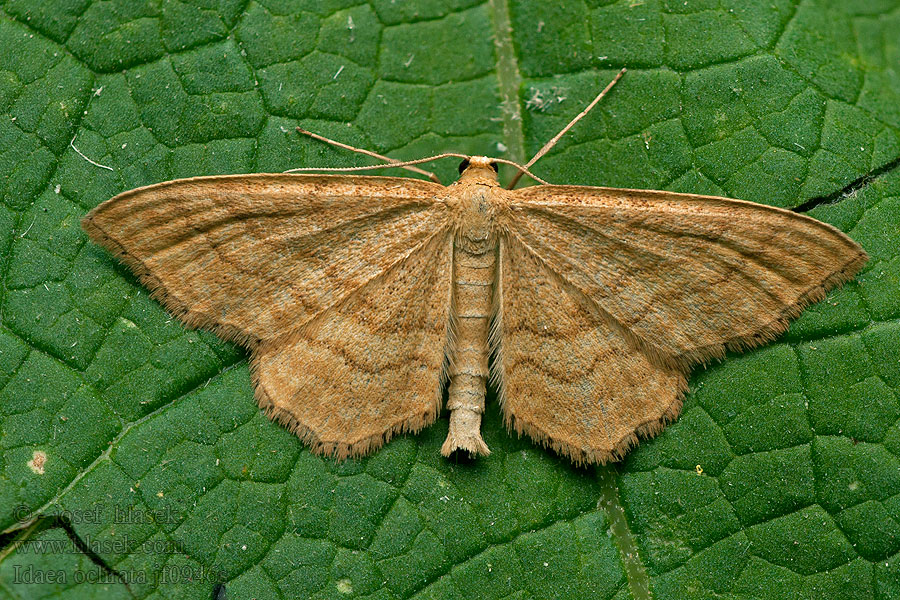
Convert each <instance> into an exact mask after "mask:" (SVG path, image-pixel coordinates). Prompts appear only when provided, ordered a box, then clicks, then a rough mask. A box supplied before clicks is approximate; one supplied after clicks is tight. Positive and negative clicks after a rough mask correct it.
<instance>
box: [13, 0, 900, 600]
mask: <svg viewBox="0 0 900 600" xmlns="http://www.w3.org/2000/svg"><path fill="white" fill-rule="evenodd" d="M898 27H900V8H898V6H897V5H896V3H895V2H888V1H887V0H870V1H868V2H865V3H844V2H837V1H834V0H807V1H804V2H800V3H794V2H790V1H788V0H774V1H770V0H766V1H762V0H760V1H756V0H754V1H750V2H747V1H743V0H741V1H738V0H689V1H687V2H684V1H681V0H679V1H677V2H674V1H667V0H643V1H635V0H624V1H618V2H612V1H607V0H592V1H590V2H587V3H572V2H566V3H557V2H541V1H539V0H491V1H490V2H486V3H485V2H482V3H477V2H475V1H473V0H445V1H438V0H424V1H421V2H393V0H375V1H373V2H371V3H369V4H358V3H353V2H344V1H340V0H330V1H329V2H303V1H298V2H289V1H287V0H258V1H250V2H238V1H237V0H202V1H201V0H182V1H174V0H173V1H171V2H162V3H160V2H132V1H130V0H94V1H91V0H57V1H53V2H48V1H40V0H0V48H2V49H3V50H2V52H0V168H2V173H3V176H2V178H0V274H2V278H0V281H2V286H0V531H2V530H6V533H5V534H3V535H2V536H0V598H4V599H5V598H44V597H62V596H64V597H66V598H95V597H97V598H99V597H103V598H107V597H113V598H116V597H139V598H146V597H151V598H170V597H171V598H210V597H213V595H214V594H216V593H219V591H220V587H218V586H220V584H224V585H225V591H226V593H227V595H228V597H230V598H251V597H253V598H282V597H296V598H307V597H310V598H351V597H358V598H372V599H391V598H420V599H426V598H498V599H499V598H522V599H524V598H534V599H538V598H551V597H558V598H616V599H625V598H638V599H644V598H649V597H653V598H673V599H675V598H711V597H719V596H722V597H730V598H738V597H740V598H767V599H768V598H837V597H840V598H900V493H898V491H900V401H898V390H900V362H898V356H900V325H898V323H900V293H898V287H900V285H898V284H900V200H898V199H900V108H898V107H900V75H898V72H897V70H896V61H897V58H898V56H900V42H898V38H897V36H896V35H895V32H896V31H897V29H898ZM623 66H625V67H628V69H629V71H628V74H627V75H626V76H625V77H624V78H623V79H622V81H621V82H620V83H619V84H618V85H617V86H616V88H615V89H614V90H613V92H612V93H611V94H610V95H609V96H608V97H607V98H606V99H605V100H604V101H603V102H602V103H601V104H600V105H599V106H598V107H597V109H596V110H594V111H593V112H592V113H591V114H589V115H588V116H587V117H586V118H585V119H584V120H583V121H581V122H580V123H579V124H578V125H577V126H576V127H575V128H574V129H573V130H572V131H571V132H570V133H569V134H568V135H567V136H565V137H564V138H563V139H562V140H561V142H560V143H559V145H558V146H557V147H556V148H555V149H554V150H553V151H552V152H551V153H550V154H549V155H548V156H547V157H545V158H544V159H542V160H541V162H539V163H538V164H537V166H536V167H535V170H536V171H537V173H538V174H539V175H541V176H542V177H544V178H546V179H548V180H550V181H553V182H558V183H574V184H593V185H597V184H599V185H612V186H622V187H643V188H657V189H670V190H677V191H685V192H695V193H712V194H720V195H727V196H731V197H737V198H744V199H747V200H753V201H757V202H764V203H768V204H773V205H777V206H783V207H799V208H800V209H801V210H804V211H809V214H811V215H813V216H815V217H816V218H819V219H822V220H824V221H827V222H829V223H832V224H834V225H836V226H838V227H840V228H841V229H843V230H844V231H847V232H848V233H849V234H850V235H851V236H852V237H853V238H854V239H856V240H858V241H859V242H860V243H861V244H862V245H863V247H864V248H865V249H866V250H867V251H868V252H869V254H870V256H871V258H872V260H871V262H870V263H869V264H868V265H867V267H866V268H865V270H864V271H863V272H862V273H861V274H860V276H859V277H858V278H857V280H856V281H855V282H853V283H851V284H849V285H847V286H845V287H844V288H843V289H841V290H839V291H836V292H834V293H832V294H830V295H829V297H828V298H827V299H826V300H825V301H823V302H821V303H819V304H817V305H815V306H814V307H812V308H810V309H809V310H808V311H807V312H806V313H805V314H804V315H803V316H802V317H801V318H800V319H799V320H798V321H797V322H796V323H795V324H794V325H793V326H792V328H791V329H790V331H789V332H788V333H787V334H786V335H785V336H783V337H782V338H781V339H780V340H778V341H777V342H776V343H773V344H770V345H769V346H767V347H764V348H761V349H759V350H757V351H754V352H751V353H748V354H746V355H742V356H729V357H728V358H727V359H726V360H724V361H722V362H721V363H717V364H714V365H711V366H709V367H708V368H705V369H704V368H698V369H696V371H695V373H694V375H693V378H692V380H691V392H690V393H689V395H688V397H687V399H686V402H685V407H684V412H683V414H682V416H681V418H680V419H679V420H678V421H677V422H676V423H674V424H673V425H671V426H670V427H668V428H667V429H666V430H665V431H664V432H663V433H662V434H661V435H660V436H659V437H658V438H656V439H654V440H652V441H649V442H645V443H644V444H642V445H641V446H640V447H639V448H638V449H637V450H635V451H634V452H632V454H631V455H630V456H629V457H628V458H627V460H626V461H625V462H624V463H622V464H620V465H615V466H611V467H606V468H598V469H576V468H574V467H572V466H571V465H570V464H569V463H568V462H567V461H565V460H561V459H559V458H557V457H555V456H554V455H553V454H552V453H550V452H549V451H546V450H543V449H541V448H538V447H536V446H535V445H534V444H532V443H531V442H529V441H528V440H524V439H523V440H519V439H516V438H515V436H514V435H510V434H508V433H507V432H506V431H505V429H504V428H503V426H502V422H501V418H500V416H499V410H498V407H497V404H496V401H495V399H494V398H493V397H489V407H488V414H487V415H486V418H485V424H484V434H485V438H486V440H487V442H488V444H489V445H490V446H491V448H492V450H493V454H492V455H491V456H490V457H489V458H487V459H480V460H478V461H477V462H475V463H472V464H468V463H459V464H458V463H454V462H448V461H446V460H444V459H442V458H441V457H440V456H439V453H438V449H439V447H440V443H441V441H442V440H443V437H444V436H445V435H446V428H447V423H446V420H445V419H442V420H439V422H438V423H437V424H435V425H434V426H432V427H430V428H429V429H427V430H425V431H424V432H422V433H421V434H419V435H417V436H406V437H401V438H398V439H396V440H394V441H393V442H391V443H390V444H388V445H387V446H386V447H385V448H384V449H382V450H381V451H379V452H378V453H376V454H375V455H374V456H372V457H370V458H368V459H365V460H351V461H347V462H344V463H339V464H338V463H335V462H334V461H332V460H329V459H323V458H319V457H316V456H313V455H311V454H310V453H309V452H308V451H307V450H306V449H305V448H304V447H303V446H302V445H301V444H300V443H299V441H298V440H297V439H296V438H295V437H294V436H292V435H291V434H289V433H288V432H287V431H286V430H284V429H283V428H282V427H280V426H278V425H276V424H273V423H271V422H269V421H268V420H267V419H266V418H265V417H264V416H263V415H262V413H261V412H260V410H259V409H258V408H257V406H256V404H255V403H254V400H253V394H252V389H251V384H250V378H249V374H248V370H247V363H246V355H245V353H244V352H243V351H242V350H241V349H239V348H236V347H234V346H231V345H229V344H225V343H223V342H221V341H219V340H218V339H217V338H215V336H213V335H211V334H209V333H207V332H196V331H187V330H185V329H184V328H183V327H182V326H181V325H180V324H179V323H178V322H177V321H175V320H173V319H172V318H171V317H170V316H169V315H167V314H166V313H165V311H163V310H162V309H161V308H160V306H159V305H158V304H157V303H155V302H154V301H151V300H150V299H149V298H148V296H147V293H146V290H144V289H142V288H141V287H140V286H139V285H137V284H136V281H135V279H134V277H133V276H132V275H131V274H130V273H129V272H128V270H127V269H125V268H124V267H122V266H121V265H118V264H117V263H116V262H115V261H114V260H113V259H112V258H111V257H110V256H109V255H107V254H106V253H105V252H103V251H102V250H100V249H99V248H97V247H95V246H94V245H92V244H90V243H88V242H87V239H86V237H85V236H84V234H83V233H82V232H81V229H80V227H79V223H78V221H79V218H80V216H81V215H82V214H83V213H84V212H85V211H87V210H89V209H90V208H92V207H93V206H96V205H97V204H99V203H100V202H102V201H104V200H106V199H108V198H109V197H111V196H113V195H114V194H116V193H118V192H121V191H124V190H127V189H130V188H133V187H137V186H140V185H146V184H150V183H154V182H158V181H163V180H167V179H172V178H176V177H185V176H194V175H208V174H215V173H240V172H261V171H281V170H284V169H287V168H291V167H297V166H310V165H328V166H341V165H354V164H361V158H360V157H359V156H357V155H352V154H349V153H347V152H342V151H338V150H335V149H333V148H329V147H326V146H324V145H323V144H321V143H318V142H315V141H313V140H309V139H305V138H300V137H299V136H298V135H297V134H296V133H295V132H294V128H295V127H296V126H298V125H301V126H303V127H305V128H307V129H312V130H314V131H317V132H320V133H322V134H323V135H328V136H331V137H334V138H337V139H340V140H342V141H345V142H347V143H351V144H356V145H360V146H363V147H366V148H370V149H372V150H375V151H378V152H383V153H387V154H389V155H391V156H394V157H398V158H416V157H420V156H424V155H427V154H431V153H436V152H442V151H458V152H467V153H473V154H488V155H502V156H506V157H508V158H512V159H514V160H520V161H523V160H526V159H527V158H528V157H529V156H531V155H532V154H533V153H534V152H535V151H537V149H538V148H540V146H541V145H542V144H543V143H544V141H545V140H547V139H549V138H550V137H551V136H552V135H553V134H555V133H556V132H557V131H558V130H559V129H560V128H561V127H562V126H563V125H564V124H565V123H567V122H568V121H569V120H570V119H571V118H572V117H573V116H574V115H575V114H577V113H578V112H579V111H580V110H581V108H582V107H583V106H584V105H585V104H586V103H587V102H588V101H589V100H590V99H591V98H592V97H593V96H594V95H595V94H596V93H597V91H598V90H599V89H601V88H602V86H604V85H605V84H606V83H607V82H608V81H609V80H610V79H611V78H612V76H613V75H614V74H615V72H616V71H618V69H619V68H621V67H623ZM455 167H456V165H455V164H453V163H452V161H449V164H448V163H447V162H445V163H441V164H438V165H429V166H428V168H433V169H434V170H436V171H437V172H438V174H439V175H440V176H441V178H442V179H443V180H444V181H450V180H452V178H453V174H454V173H455ZM504 176H507V177H508V176H509V173H504ZM125 583H127V586H126V585H125Z"/></svg>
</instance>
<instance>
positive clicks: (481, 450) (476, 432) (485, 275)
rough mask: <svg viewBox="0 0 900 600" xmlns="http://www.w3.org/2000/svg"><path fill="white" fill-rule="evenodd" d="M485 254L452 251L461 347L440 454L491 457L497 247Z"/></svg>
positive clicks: (454, 358)
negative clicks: (487, 414) (488, 434)
mask: <svg viewBox="0 0 900 600" xmlns="http://www.w3.org/2000/svg"><path fill="white" fill-rule="evenodd" d="M483 250H485V251H483V252H474V251H470V250H466V249H463V248H461V247H460V246H459V245H457V246H456V247H455V248H454V250H453V263H454V265H453V271H454V277H453V279H454V281H453V284H454V286H455V287H454V292H455V294H456V314H455V321H456V342H455V344H454V349H453V356H452V357H451V358H452V360H451V361H450V389H449V394H448V395H449V397H448V400H447V408H448V409H449V410H450V432H449V433H448V434H447V440H446V441H445V442H444V445H443V446H442V447H441V454H443V455H444V456H450V454H451V453H453V451H455V450H465V451H467V452H469V453H470V454H482V455H488V454H490V450H488V447H487V444H485V443H484V440H483V439H482V438H481V415H482V414H484V394H485V388H486V382H487V376H488V353H489V351H488V336H489V333H490V315H491V305H492V288H493V283H494V271H495V265H496V260H497V259H496V247H495V245H492V246H491V247H487V248H483Z"/></svg>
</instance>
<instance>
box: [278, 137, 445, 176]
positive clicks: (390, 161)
mask: <svg viewBox="0 0 900 600" xmlns="http://www.w3.org/2000/svg"><path fill="white" fill-rule="evenodd" d="M297 131H299V132H300V133H302V134H303V135H308V136H309V137H311V138H312V139H314V140H319V141H320V142H325V143H326V144H331V145H332V146H337V147H338V148H343V149H344V150H351V151H353V152H359V153H360V154H365V155H366V156H371V157H372V158H377V159H378V160H382V161H384V162H386V163H388V164H387V165H385V167H391V166H397V167H400V168H402V169H408V170H410V171H412V172H414V173H418V174H419V175H424V176H425V177H427V178H428V179H430V180H432V181H433V182H435V183H441V180H440V179H438V178H437V175H435V174H434V173H432V172H431V171H425V170H424V169H420V168H418V167H413V166H410V165H398V164H396V163H399V162H401V161H399V160H397V159H396V158H390V157H388V156H382V155H381V154H378V153H377V152H372V151H371V150H364V149H362V148H356V147H354V146H350V145H348V144H344V143H341V142H338V141H335V140H330V139H328V138H327V137H324V136H321V135H319V134H318V133H313V132H312V131H307V130H305V129H302V128H300V127H298V128H297ZM292 170H293V169H292ZM319 170H321V169H319ZM328 170H329V171H330V170H332V169H328Z"/></svg>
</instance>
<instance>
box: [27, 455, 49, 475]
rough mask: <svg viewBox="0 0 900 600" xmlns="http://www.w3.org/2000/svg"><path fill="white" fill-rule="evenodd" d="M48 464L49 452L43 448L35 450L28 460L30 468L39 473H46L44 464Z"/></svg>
mask: <svg viewBox="0 0 900 600" xmlns="http://www.w3.org/2000/svg"><path fill="white" fill-rule="evenodd" d="M46 464H47V454H46V453H44V451H43V450H35V451H34V453H33V454H32V455H31V460H29V461H28V468H29V469H31V470H32V471H34V473H35V474H37V475H43V474H44V465H46Z"/></svg>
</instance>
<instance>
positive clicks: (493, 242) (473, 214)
mask: <svg viewBox="0 0 900 600" xmlns="http://www.w3.org/2000/svg"><path fill="white" fill-rule="evenodd" d="M469 160H470V162H469V166H468V167H467V168H466V169H465V170H464V171H463V173H462V175H461V176H460V178H459V180H458V181H457V182H456V183H454V184H452V185H451V186H450V192H451V195H450V201H451V203H452V205H453V208H454V209H455V211H456V244H457V246H459V247H461V248H462V249H464V250H466V251H468V252H471V253H473V254H483V253H486V252H490V251H493V250H494V249H495V248H496V246H497V226H496V215H497V211H498V209H500V208H501V206H502V205H504V204H505V203H506V201H507V199H506V196H507V195H508V194H507V192H506V190H504V189H503V188H501V187H500V184H499V182H498V181H497V173H496V171H494V169H493V167H491V166H490V159H488V158H485V157H479V156H473V157H472V158H470V159H469Z"/></svg>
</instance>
